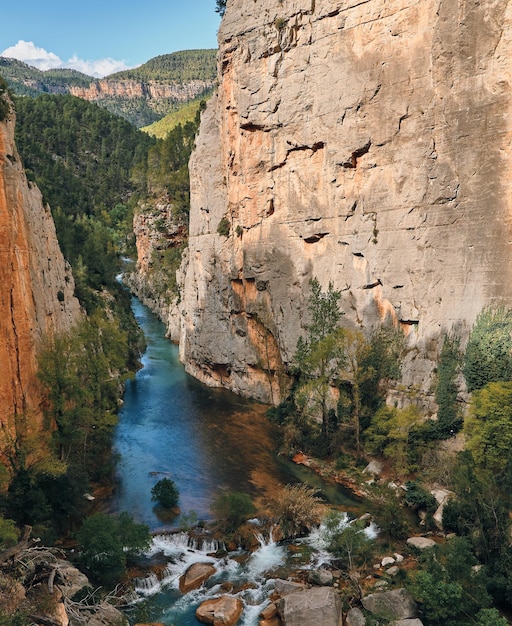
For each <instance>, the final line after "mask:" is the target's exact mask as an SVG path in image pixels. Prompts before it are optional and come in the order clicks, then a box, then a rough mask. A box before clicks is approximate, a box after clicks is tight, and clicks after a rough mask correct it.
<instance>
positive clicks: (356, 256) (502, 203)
mask: <svg viewBox="0 0 512 626" xmlns="http://www.w3.org/2000/svg"><path fill="white" fill-rule="evenodd" d="M511 19H512V5H510V3H506V2H494V1H491V0H484V1H477V0H458V1H452V0H450V1H447V0H424V1H422V2H417V0H368V1H367V2H360V1H359V0H357V1H356V0H344V1H341V0H316V1H315V0H290V1H287V2H281V1H280V0H258V2H256V1H252V0H249V1H248V0H228V3H227V11H226V14H225V16H224V18H223V21H222V25H221V28H220V31H219V46H220V53H219V90H218V96H217V97H216V98H214V99H212V100H211V101H210V103H209V105H208V108H207V111H206V112H205V113H204V115H203V120H202V124H201V131H200V135H199V137H198V140H197V148H196V151H195V153H194V155H193V157H192V161H191V181H192V208H191V224H190V243H189V250H188V257H187V264H186V266H185V270H186V275H185V286H184V291H183V294H182V302H181V304H180V307H181V313H182V320H181V358H182V360H183V361H184V363H185V364H186V367H187V369H188V370H189V371H190V372H191V373H193V374H194V375H195V376H197V377H198V378H200V379H202V380H204V381H206V382H208V383H209V384H212V385H224V386H226V387H229V388H231V389H233V390H235V391H236V392H238V393H241V394H244V395H250V396H253V397H256V398H259V399H261V400H265V401H271V402H276V401H278V400H279V398H280V397H281V394H282V388H283V386H282V382H283V377H282V373H283V368H284V367H285V365H286V364H288V363H290V360H291V359H292V356H293V353H294V351H295V346H296V342H297V338H298V337H299V335H300V334H301V332H302V328H303V324H304V322H305V315H306V311H305V301H306V299H307V296H308V291H309V287H308V281H309V279H310V278H311V277H313V276H316V277H317V278H318V279H319V280H320V281H321V283H322V285H323V286H324V288H327V285H328V283H329V282H330V281H332V283H333V284H334V286H335V287H336V288H337V289H340V290H341V291H342V300H341V305H342V308H343V310H344V311H345V316H344V323H346V324H347V325H350V326H353V327H362V328H363V329H368V328H370V327H372V326H373V325H376V324H378V323H380V322H381V321H383V320H385V319H387V320H389V321H393V323H394V324H395V325H397V326H399V327H401V328H402V330H403V332H404V333H405V334H406V335H407V338H408V343H409V347H410V350H409V352H408V356H407V358H406V362H405V364H404V368H403V372H404V373H403V381H402V382H403V383H404V384H405V385H410V386H413V385H414V386H415V387H417V388H418V390H419V391H423V392H425V393H426V392H427V390H428V389H429V386H430V384H431V373H432V370H433V367H434V362H435V359H436V358H437V355H438V351H439V346H440V338H441V337H442V336H443V335H444V334H445V333H448V332H451V331H456V332H457V333H459V334H460V336H461V337H462V338H463V339H464V338H465V337H467V333H468V331H469V329H470V328H471V326H472V324H473V322H474V320H475V318H476V316H477V315H478V313H479V312H480V311H481V309H482V307H484V306H485V305H486V304H488V303H490V302H494V301H503V300H504V301H505V302H508V301H509V300H510V297H511V295H512V286H511V276H510V270H509V265H510V256H511V253H510V248H511V245H512V243H511V242H512V232H511V215H510V213H511V207H510V202H511V201H510V198H511V191H512V189H511V185H512V182H511V181H512V176H511V173H510V169H511V154H512V151H511V147H510V144H511V140H512V132H511V131H512V128H511V124H512V115H511V97H510V94H511V84H510V83H511V73H512V22H511ZM223 219H224V223H223V224H222V225H223V226H224V228H221V229H219V230H221V232H222V233H223V234H220V233H219V232H217V231H218V226H219V223H221V220H223ZM226 224H227V225H229V233H228V234H227V235H226Z"/></svg>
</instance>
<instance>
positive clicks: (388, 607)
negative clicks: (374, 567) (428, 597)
mask: <svg viewBox="0 0 512 626" xmlns="http://www.w3.org/2000/svg"><path fill="white" fill-rule="evenodd" d="M362 603H363V606H364V608H365V609H366V610H367V611H370V613H373V615H375V616H377V617H382V618H385V619H388V620H393V619H394V620H403V619H410V618H413V617H416V602H414V600H413V599H412V597H411V595H410V594H409V593H408V592H407V591H406V590H405V589H393V590H392V591H382V592H380V593H372V594H370V595H369V596H366V597H364V598H363V599H362Z"/></svg>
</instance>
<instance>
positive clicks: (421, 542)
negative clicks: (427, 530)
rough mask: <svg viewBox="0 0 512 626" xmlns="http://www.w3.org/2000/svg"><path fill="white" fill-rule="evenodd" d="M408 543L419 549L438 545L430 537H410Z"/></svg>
mask: <svg viewBox="0 0 512 626" xmlns="http://www.w3.org/2000/svg"><path fill="white" fill-rule="evenodd" d="M407 543H408V545H410V546H412V547H413V548H418V550H425V549H426V548H433V547H434V546H435V545H436V542H435V541H434V540H433V539H429V538H428V537H409V539H407Z"/></svg>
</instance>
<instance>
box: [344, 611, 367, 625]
mask: <svg viewBox="0 0 512 626" xmlns="http://www.w3.org/2000/svg"><path fill="white" fill-rule="evenodd" d="M345 624H346V626H366V617H365V616H364V613H363V612H362V611H361V609H358V608H357V607H354V608H353V609H350V611H349V612H348V613H347V617H346V618H345Z"/></svg>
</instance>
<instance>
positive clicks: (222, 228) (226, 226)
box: [217, 217, 231, 237]
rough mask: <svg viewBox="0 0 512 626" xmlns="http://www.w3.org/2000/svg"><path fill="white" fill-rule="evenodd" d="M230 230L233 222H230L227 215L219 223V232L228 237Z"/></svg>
mask: <svg viewBox="0 0 512 626" xmlns="http://www.w3.org/2000/svg"><path fill="white" fill-rule="evenodd" d="M230 230H231V224H230V223H229V220H228V218H227V217H223V218H222V219H221V220H220V222H219V225H218V226H217V232H218V233H219V235H221V236H222V237H228V236H229V231H230Z"/></svg>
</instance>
